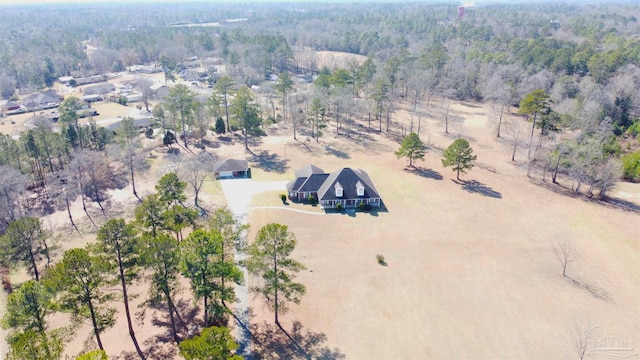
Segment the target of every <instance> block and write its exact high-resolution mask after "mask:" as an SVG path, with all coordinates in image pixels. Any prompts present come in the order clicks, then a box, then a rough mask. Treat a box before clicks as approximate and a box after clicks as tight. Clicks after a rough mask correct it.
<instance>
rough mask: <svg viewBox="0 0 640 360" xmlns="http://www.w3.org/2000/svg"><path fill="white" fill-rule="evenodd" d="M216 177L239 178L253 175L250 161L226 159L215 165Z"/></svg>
mask: <svg viewBox="0 0 640 360" xmlns="http://www.w3.org/2000/svg"><path fill="white" fill-rule="evenodd" d="M213 173H214V175H215V176H216V179H238V178H248V177H251V170H250V169H249V163H248V162H247V161H246V160H236V159H226V160H220V161H217V162H216V163H215V164H214V165H213Z"/></svg>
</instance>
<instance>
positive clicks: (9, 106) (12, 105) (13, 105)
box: [2, 101, 22, 112]
mask: <svg viewBox="0 0 640 360" xmlns="http://www.w3.org/2000/svg"><path fill="white" fill-rule="evenodd" d="M21 108H22V107H21V106H20V104H18V103H17V102H14V101H7V102H6V103H5V104H4V105H2V111H3V112H9V111H16V110H20V109H21Z"/></svg>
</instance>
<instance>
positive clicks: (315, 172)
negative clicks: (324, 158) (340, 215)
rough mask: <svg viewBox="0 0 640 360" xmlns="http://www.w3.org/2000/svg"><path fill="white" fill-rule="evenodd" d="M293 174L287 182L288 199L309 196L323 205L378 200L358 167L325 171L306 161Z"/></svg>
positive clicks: (351, 205)
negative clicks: (293, 176)
mask: <svg viewBox="0 0 640 360" xmlns="http://www.w3.org/2000/svg"><path fill="white" fill-rule="evenodd" d="M295 176H296V179H295V180H293V181H291V182H289V183H288V184H287V192H288V195H289V199H290V200H292V201H304V200H308V199H309V198H310V197H313V198H314V199H315V200H316V201H317V202H318V203H319V204H320V206H322V207H323V208H325V209H333V208H336V207H342V208H356V207H358V206H361V205H360V204H365V205H366V204H368V205H370V206H380V205H381V204H382V199H381V198H380V195H379V194H378V190H377V189H376V187H375V185H374V184H373V181H371V178H370V177H369V174H367V172H366V171H364V170H362V169H351V168H343V169H340V170H336V171H334V172H332V173H330V174H327V173H325V172H324V171H323V170H322V169H320V168H318V167H316V166H313V165H306V166H304V167H302V168H300V169H298V170H297V171H296V173H295ZM338 204H340V205H338Z"/></svg>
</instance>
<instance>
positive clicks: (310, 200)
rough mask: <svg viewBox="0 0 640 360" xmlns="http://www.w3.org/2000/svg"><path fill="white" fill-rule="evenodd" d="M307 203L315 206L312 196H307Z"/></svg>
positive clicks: (314, 199)
mask: <svg viewBox="0 0 640 360" xmlns="http://www.w3.org/2000/svg"><path fill="white" fill-rule="evenodd" d="M307 201H308V202H309V204H315V203H316V198H315V197H314V196H313V195H309V197H308V198H307Z"/></svg>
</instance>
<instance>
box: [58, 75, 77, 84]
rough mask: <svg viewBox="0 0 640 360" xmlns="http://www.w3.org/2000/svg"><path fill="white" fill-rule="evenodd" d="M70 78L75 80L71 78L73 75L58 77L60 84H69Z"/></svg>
mask: <svg viewBox="0 0 640 360" xmlns="http://www.w3.org/2000/svg"><path fill="white" fill-rule="evenodd" d="M71 80H75V79H74V78H73V76H62V77H60V78H58V81H59V82H60V84H62V85H69V83H70V82H71Z"/></svg>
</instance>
